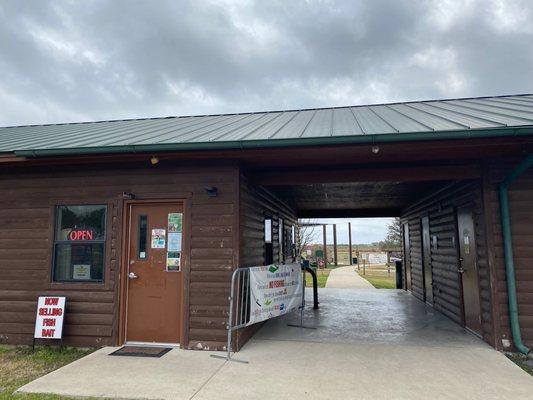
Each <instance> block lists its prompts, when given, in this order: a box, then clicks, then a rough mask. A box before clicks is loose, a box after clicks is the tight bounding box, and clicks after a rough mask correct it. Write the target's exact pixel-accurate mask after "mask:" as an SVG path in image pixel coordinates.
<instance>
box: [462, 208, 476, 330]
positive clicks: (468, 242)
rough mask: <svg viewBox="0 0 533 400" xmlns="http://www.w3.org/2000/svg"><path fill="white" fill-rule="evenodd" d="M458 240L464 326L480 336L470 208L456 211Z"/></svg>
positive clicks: (474, 245)
mask: <svg viewBox="0 0 533 400" xmlns="http://www.w3.org/2000/svg"><path fill="white" fill-rule="evenodd" d="M457 233H458V238H459V265H458V271H459V273H460V274H461V281H462V287H463V309H464V321H465V326H466V327H467V328H468V329H470V330H472V331H473V332H476V333H478V334H481V305H480V300H479V274H478V266H477V257H476V235H475V226H474V218H473V208H472V206H462V207H459V208H458V209H457Z"/></svg>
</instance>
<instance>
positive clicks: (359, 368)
mask: <svg viewBox="0 0 533 400" xmlns="http://www.w3.org/2000/svg"><path fill="white" fill-rule="evenodd" d="M308 294H309V295H310V293H308ZM320 294H321V309H320V310H313V309H312V308H310V307H308V308H307V310H306V314H305V323H306V324H308V325H313V326H315V327H316V328H317V329H313V330H311V329H302V328H295V327H287V324H288V323H290V322H298V315H296V314H291V315H287V316H285V317H281V318H278V319H274V320H270V321H269V322H268V323H267V324H266V325H265V326H263V327H262V328H261V330H260V331H259V332H258V333H257V334H256V335H255V336H254V337H253V338H252V339H251V340H250V341H249V342H248V343H247V344H246V345H245V346H244V347H243V349H242V350H241V351H240V352H239V353H238V354H237V357H238V358H240V359H244V360H247V361H249V364H241V363H236V362H224V361H223V360H219V359H214V358H211V357H210V353H211V352H186V351H180V350H179V349H175V350H172V351H171V352H169V353H167V354H166V355H164V356H163V357H162V358H156V359H149V358H138V359H137V358H132V357H114V356H113V357H112V356H108V354H109V353H111V352H112V351H114V350H115V348H109V347H106V348H103V349H101V350H99V351H97V352H96V353H94V354H92V355H89V356H87V357H85V358H84V359H82V360H79V361H77V362H74V363H73V364H71V365H68V366H66V367H63V368H61V369H60V370H58V371H56V372H53V373H51V374H49V375H47V376H45V377H42V378H40V379H38V380H36V381H34V382H32V383H30V384H28V385H26V386H24V387H23V388H22V389H21V391H22V392H38V393H39V392H40V393H42V392H46V393H56V394H60V395H65V396H83V397H84V396H99V397H109V398H111V397H112V398H130V399H140V398H142V399H178V400H179V399H195V400H198V399H206V400H207V399H228V400H230V399H231V400H236V399H294V398H306V399H369V400H370V399H372V400H380V399H387V400H388V399H409V400H417V399H420V400H422V399H424V400H425V399H427V398H428V397H431V398H432V399H453V398H465V399H466V398H467V399H472V400H476V399H479V400H489V399H498V400H502V399H509V400H511V399H512V400H517V399H524V400H525V399H529V398H530V396H531V392H532V390H533V381H532V380H531V377H530V376H529V375H528V374H527V373H526V372H524V371H522V370H521V369H520V368H519V367H517V366H516V365H514V364H513V363H512V362H511V361H509V360H508V359H507V358H506V357H505V356H504V355H503V354H501V353H499V352H497V351H495V350H494V349H492V348H491V347H490V346H489V345H487V344H486V343H484V342H483V341H481V340H480V339H479V338H477V337H476V336H474V335H472V334H471V333H469V332H467V331H465V330H464V329H462V328H461V327H460V326H458V325H457V324H455V323H453V322H452V321H451V320H449V319H448V318H446V317H445V316H443V315H442V314H440V313H438V312H435V311H434V310H433V309H432V308H431V307H429V306H427V305H425V304H423V303H422V302H420V301H418V300H417V299H415V298H414V297H413V296H410V295H409V294H407V293H406V292H404V291H402V290H366V289H362V290H346V289H321V293H320ZM309 300H311V297H309ZM140 377H142V379H139V378H140ZM96 383H98V384H96Z"/></svg>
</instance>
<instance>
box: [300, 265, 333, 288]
mask: <svg viewBox="0 0 533 400" xmlns="http://www.w3.org/2000/svg"><path fill="white" fill-rule="evenodd" d="M330 272H331V270H330V269H317V270H316V279H317V281H318V287H319V288H323V287H326V281H327V280H328V276H329V273H330ZM305 287H311V288H312V287H313V277H312V276H311V274H309V273H306V274H305Z"/></svg>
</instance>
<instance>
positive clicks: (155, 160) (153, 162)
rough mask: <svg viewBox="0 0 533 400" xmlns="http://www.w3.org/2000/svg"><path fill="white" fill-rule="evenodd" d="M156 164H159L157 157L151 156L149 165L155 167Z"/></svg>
mask: <svg viewBox="0 0 533 400" xmlns="http://www.w3.org/2000/svg"><path fill="white" fill-rule="evenodd" d="M157 163H159V157H157V156H152V158H150V164H152V165H156V164H157Z"/></svg>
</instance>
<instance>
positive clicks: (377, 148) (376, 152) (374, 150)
mask: <svg viewBox="0 0 533 400" xmlns="http://www.w3.org/2000/svg"><path fill="white" fill-rule="evenodd" d="M372 153H374V154H378V153H379V146H372Z"/></svg>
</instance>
